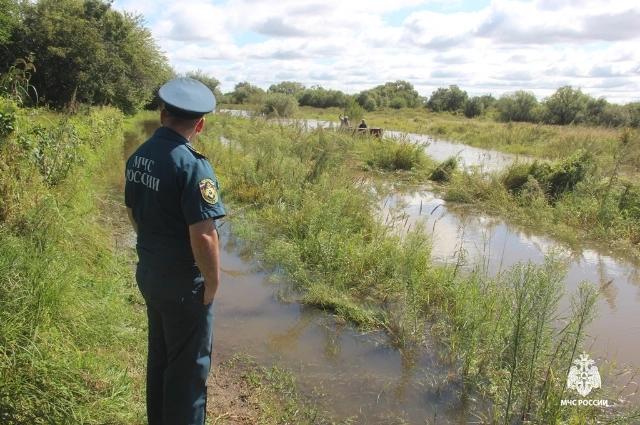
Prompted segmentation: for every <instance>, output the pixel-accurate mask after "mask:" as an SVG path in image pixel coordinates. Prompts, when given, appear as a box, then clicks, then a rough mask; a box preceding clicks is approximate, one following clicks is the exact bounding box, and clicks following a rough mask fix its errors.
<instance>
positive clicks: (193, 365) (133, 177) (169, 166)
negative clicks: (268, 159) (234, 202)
mask: <svg viewBox="0 0 640 425" xmlns="http://www.w3.org/2000/svg"><path fill="white" fill-rule="evenodd" d="M158 95H159V97H160V99H161V100H162V101H163V103H164V105H163V108H162V111H161V112H160V127H159V128H158V129H157V130H156V131H155V133H154V134H153V136H152V137H151V138H150V139H149V140H147V141H146V142H145V143H143V144H142V145H140V147H139V148H138V149H137V150H136V151H135V152H134V153H133V155H131V157H130V158H129V159H128V161H127V166H126V185H125V204H126V206H127V213H128V215H129V220H130V221H131V225H132V226H133V229H134V230H135V232H136V234H137V240H136V249H137V253H138V265H137V269H136V280H137V283H138V287H139V289H140V292H141V293H142V297H143V298H144V300H145V304H146V307H147V318H148V331H147V332H148V354H147V385H146V392H147V417H148V424H149V425H169V424H171V425H203V424H204V421H205V414H206V403H207V384H206V382H207V376H209V370H210V367H211V348H212V341H213V339H212V331H213V299H214V296H215V294H216V290H217V289H218V284H219V281H220V272H219V265H218V264H219V247H218V231H217V228H216V223H215V220H217V219H219V218H221V217H223V216H224V215H225V211H224V207H223V205H222V202H221V200H220V195H219V189H218V180H217V178H216V176H215V174H214V172H213V169H212V168H211V164H210V163H209V161H208V160H207V158H206V157H205V156H204V155H202V154H201V153H200V152H198V151H197V150H196V149H195V148H194V147H193V145H192V144H191V143H192V142H193V141H194V139H195V138H196V135H197V134H198V133H200V131H201V130H202V128H203V126H204V115H205V114H208V113H210V112H212V111H213V110H214V108H215V106H216V101H215V97H214V95H213V93H212V92H211V90H209V89H208V88H207V86H205V85H204V84H202V83H200V82H198V81H196V80H193V79H191V78H178V79H175V80H172V81H169V82H168V83H166V84H165V85H163V86H162V87H161V88H160V90H159V92H158Z"/></svg>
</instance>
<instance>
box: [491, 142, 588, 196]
mask: <svg viewBox="0 0 640 425" xmlns="http://www.w3.org/2000/svg"><path fill="white" fill-rule="evenodd" d="M593 162H594V161H593V157H592V155H591V154H590V153H589V152H587V151H577V152H575V153H574V154H573V155H571V156H570V157H568V158H566V159H564V160H561V161H557V162H555V163H547V162H538V161H534V162H532V163H529V164H525V163H516V164H514V165H512V166H510V167H509V168H508V169H507V170H506V171H505V172H504V173H503V175H502V177H501V181H502V184H503V185H504V186H505V188H506V189H507V190H510V191H513V192H518V191H520V190H522V189H523V188H524V186H525V184H527V183H528V184H529V185H530V184H531V178H533V179H534V180H535V181H537V182H538V183H539V184H540V186H541V188H542V190H543V192H544V193H545V194H546V195H547V196H548V197H549V200H550V201H551V202H556V201H557V200H558V199H559V198H560V197H562V196H563V195H564V194H565V193H567V192H570V191H572V190H573V189H574V188H575V187H576V186H577V185H578V184H579V183H580V182H582V181H583V180H585V178H586V177H587V175H588V173H589V172H590V171H593Z"/></svg>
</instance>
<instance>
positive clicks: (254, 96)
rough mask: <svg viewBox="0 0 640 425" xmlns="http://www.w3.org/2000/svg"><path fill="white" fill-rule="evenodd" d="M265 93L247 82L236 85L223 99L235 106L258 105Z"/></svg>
mask: <svg viewBox="0 0 640 425" xmlns="http://www.w3.org/2000/svg"><path fill="white" fill-rule="evenodd" d="M264 95H265V91H264V90H262V89H261V88H260V87H257V86H254V85H252V84H250V83H249V82H247V81H244V82H241V83H238V84H236V85H235V87H234V89H233V91H232V92H230V93H226V94H225V99H226V100H227V101H229V102H230V103H235V104H254V105H255V104H260V103H262V99H263V98H264Z"/></svg>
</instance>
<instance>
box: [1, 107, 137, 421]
mask: <svg viewBox="0 0 640 425" xmlns="http://www.w3.org/2000/svg"><path fill="white" fill-rule="evenodd" d="M22 113H23V114H24V115H23V116H21V117H19V119H18V123H19V126H18V128H19V129H18V131H16V132H15V133H13V134H11V135H10V136H9V137H8V138H7V139H4V140H3V143H2V146H1V149H2V157H3V158H6V160H5V161H3V164H2V168H1V170H0V175H1V176H0V177H1V178H0V181H1V182H2V184H0V191H1V192H2V194H3V196H2V203H1V205H0V211H2V214H1V218H2V220H1V221H0V238H1V239H2V243H1V244H0V279H1V280H2V285H0V288H1V289H0V341H1V342H0V357H1V358H2V361H1V362H0V418H1V422H2V423H6V424H14V423H15V424H17V423H33V424H39V423H42V424H49V423H60V424H62V423H65V424H66V423H68V424H72V423H83V424H91V423H95V424H98V423H141V418H142V415H143V408H142V403H141V400H142V394H141V385H140V378H141V365H140V363H139V353H140V351H141V349H142V347H141V345H140V341H141V340H143V330H142V329H141V328H140V326H139V325H138V324H139V320H138V313H137V312H136V311H135V309H134V308H133V306H134V305H133V304H132V302H134V300H135V299H136V297H135V291H134V289H135V288H133V287H132V285H131V281H130V280H128V279H127V277H128V276H129V274H130V270H129V260H128V258H127V256H126V253H124V252H120V251H118V250H116V249H115V248H114V245H113V239H112V237H111V232H112V231H113V229H112V228H110V227H109V226H108V225H107V223H106V222H105V221H104V220H103V217H104V215H105V212H104V211H103V210H102V209H101V207H103V206H104V204H105V202H108V196H109V194H108V190H109V189H110V185H109V183H108V182H109V179H110V178H111V177H110V175H109V172H110V170H111V169H112V168H111V167H113V166H115V164H117V163H118V162H119V161H120V155H121V148H122V138H121V133H120V129H121V122H122V118H121V116H120V114H119V113H118V112H116V111H114V110H108V109H106V110H94V111H91V112H88V113H87V114H85V115H80V116H76V117H60V116H53V115H51V114H48V113H46V114H40V112H39V111H23V112H22ZM61 129H64V132H62V131H60V130H61ZM69 146H73V155H71V156H68V155H66V156H64V157H63V156H61V155H62V154H65V153H68V152H67V148H68V147H69ZM47 164H48V166H46V167H45V166H43V165H47ZM60 165H64V167H60ZM63 171H64V172H63ZM52 176H56V178H52ZM71 176H73V178H70V177H71Z"/></svg>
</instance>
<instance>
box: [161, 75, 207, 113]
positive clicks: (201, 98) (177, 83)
mask: <svg viewBox="0 0 640 425" xmlns="http://www.w3.org/2000/svg"><path fill="white" fill-rule="evenodd" d="M158 96H160V99H162V101H163V102H164V107H165V109H166V110H167V111H169V113H171V114H172V115H176V116H179V117H181V118H187V119H195V118H200V117H202V116H203V115H204V114H208V113H209V112H211V111H213V110H214V109H215V107H216V98H215V96H214V95H213V93H212V92H211V90H209V88H208V87H207V86H205V85H204V84H202V83H201V82H200V81H198V80H194V79H193V78H187V77H183V78H176V79H175V80H171V81H169V82H168V83H166V84H165V85H163V86H162V87H160V90H159V91H158Z"/></svg>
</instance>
